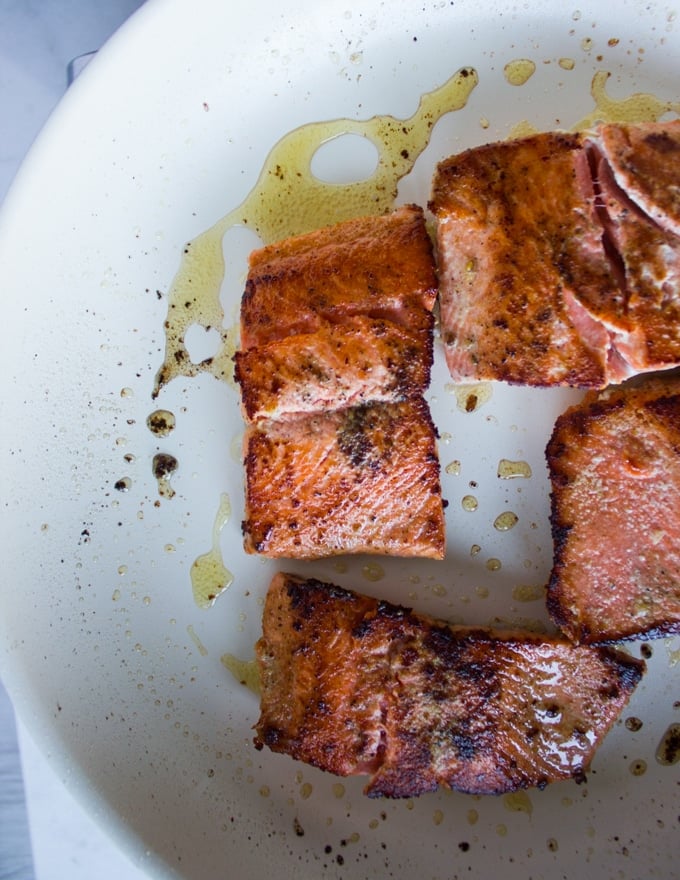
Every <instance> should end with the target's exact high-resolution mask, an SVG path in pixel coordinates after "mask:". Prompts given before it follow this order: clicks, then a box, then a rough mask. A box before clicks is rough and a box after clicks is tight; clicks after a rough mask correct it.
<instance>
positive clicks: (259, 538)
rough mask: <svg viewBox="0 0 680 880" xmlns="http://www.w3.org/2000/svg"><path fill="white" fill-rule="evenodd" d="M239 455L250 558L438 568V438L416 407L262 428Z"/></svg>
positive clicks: (367, 409)
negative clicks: (339, 558)
mask: <svg viewBox="0 0 680 880" xmlns="http://www.w3.org/2000/svg"><path fill="white" fill-rule="evenodd" d="M244 452H245V470H246V510H245V519H244V521H243V534H244V543H245V549H246V551H247V552H248V553H261V554H263V555H265V556H271V557H295V558H301V559H310V558H318V557H322V556H333V555H336V554H339V553H382V554H388V555H391V556H424V557H431V558H435V559H441V558H443V556H444V541H445V525H444V503H443V501H442V497H441V486H440V477H439V461H438V458H437V450H436V435H435V429H434V426H433V424H432V419H431V417H430V413H429V410H428V408H427V405H426V403H425V401H424V400H423V399H422V398H421V397H416V398H412V399H407V400H404V401H399V402H396V403H371V404H367V405H364V406H355V407H349V408H346V409H337V410H329V411H327V412H319V413H313V414H311V415H304V416H299V417H297V418H288V419H286V420H261V421H259V422H256V423H255V424H253V425H251V426H250V427H249V428H248V429H247V431H246V435H245V440H244Z"/></svg>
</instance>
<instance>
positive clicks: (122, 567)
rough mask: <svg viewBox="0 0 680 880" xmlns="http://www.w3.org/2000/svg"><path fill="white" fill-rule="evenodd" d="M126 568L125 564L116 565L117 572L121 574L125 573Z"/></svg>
mask: <svg viewBox="0 0 680 880" xmlns="http://www.w3.org/2000/svg"><path fill="white" fill-rule="evenodd" d="M127 570H128V567H127V565H119V566H118V574H119V575H121V576H122V575H125V574H127Z"/></svg>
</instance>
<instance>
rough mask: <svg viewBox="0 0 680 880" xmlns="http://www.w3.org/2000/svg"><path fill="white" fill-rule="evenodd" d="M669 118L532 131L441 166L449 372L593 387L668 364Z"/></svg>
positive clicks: (673, 350)
mask: <svg viewBox="0 0 680 880" xmlns="http://www.w3.org/2000/svg"><path fill="white" fill-rule="evenodd" d="M679 156H680V120H674V121H672V122H661V123H644V124H640V125H637V126H632V125H631V126H625V125H614V124H610V125H605V126H601V127H600V128H599V129H598V130H597V131H595V132H593V133H591V134H566V133H555V132H553V133H545V134H539V135H534V136H532V137H528V138H523V139H518V140H513V141H506V142H503V143H498V144H489V145H487V146H483V147H479V148H476V149H472V150H468V151H466V152H465V153H462V154H460V155H459V156H453V157H451V158H449V159H447V160H445V161H444V162H442V163H441V164H440V165H439V167H438V169H437V171H436V173H435V177H434V180H433V190H432V199H431V202H430V207H431V209H432V210H433V211H434V213H435V215H436V218H437V249H438V260H439V268H440V279H441V293H440V297H441V310H442V311H441V314H442V336H443V339H444V344H445V351H446V357H447V363H448V366H449V369H450V371H451V374H452V376H453V377H454V379H457V380H461V381H466V380H470V379H500V380H505V381H508V382H515V383H521V384H529V385H575V386H582V387H594V388H601V387H604V386H606V385H607V384H609V383H612V382H620V381H622V380H624V379H626V378H628V377H630V376H632V375H634V374H637V373H640V372H648V371H651V370H657V369H665V368H668V367H672V366H675V365H677V364H678V363H680V320H679V319H680V238H679V237H678V229H679V228H680V218H679V210H678V203H679V202H680V196H678V193H679V192H680V162H679V161H678V157H679Z"/></svg>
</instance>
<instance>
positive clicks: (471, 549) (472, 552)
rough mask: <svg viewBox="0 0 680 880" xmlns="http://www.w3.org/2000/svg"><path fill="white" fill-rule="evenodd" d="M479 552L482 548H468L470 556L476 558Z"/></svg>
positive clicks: (475, 546)
mask: <svg viewBox="0 0 680 880" xmlns="http://www.w3.org/2000/svg"><path fill="white" fill-rule="evenodd" d="M481 552H482V548H481V547H480V546H479V544H473V545H472V547H470V556H477V554H479V553H481Z"/></svg>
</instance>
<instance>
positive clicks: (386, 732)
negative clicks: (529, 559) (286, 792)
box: [255, 573, 644, 798]
mask: <svg viewBox="0 0 680 880" xmlns="http://www.w3.org/2000/svg"><path fill="white" fill-rule="evenodd" d="M256 651H257V658H258V663H259V668H260V677H261V687H262V700H261V714H260V718H259V720H258V723H257V725H256V733H257V735H256V739H255V743H256V745H257V747H258V748H262V747H263V746H267V747H269V748H270V749H271V750H273V751H275V752H283V753H285V754H288V755H290V756H291V757H293V758H296V759H298V760H301V761H305V762H307V763H309V764H312V765H314V766H316V767H320V768H321V769H323V770H327V771H329V772H331V773H334V774H336V775H339V776H348V775H353V774H368V776H369V777H370V779H369V782H368V785H367V787H366V789H365V790H366V793H367V794H368V795H370V796H372V797H378V796H385V797H395V798H397V797H414V796H416V795H420V794H423V793H425V792H428V791H433V790H435V789H436V788H437V787H438V786H444V787H447V788H452V789H457V790H459V791H463V792H468V793H472V794H500V793H502V792H508V791H513V790H516V789H520V788H526V787H530V786H538V787H543V786H545V785H546V784H547V783H549V782H553V781H556V780H560V779H570V778H573V779H576V780H577V781H581V780H583V778H584V774H585V772H586V771H587V769H588V767H589V765H590V762H591V760H592V758H593V755H594V753H595V751H596V749H597V747H598V746H599V744H600V743H601V742H602V740H603V739H604V737H605V735H606V734H607V732H608V730H609V729H610V727H611V726H612V724H613V723H614V722H615V721H616V718H617V717H618V715H619V714H620V712H621V710H622V709H623V707H624V706H625V705H626V704H627V702H628V699H629V697H630V695H631V693H632V691H633V690H634V688H635V686H636V685H637V683H638V681H639V679H640V677H641V675H642V672H643V669H644V666H643V664H642V662H641V661H639V660H636V659H634V658H632V657H630V656H628V655H625V654H621V653H617V652H615V651H613V650H611V649H607V648H592V647H585V646H580V647H579V646H575V645H573V644H571V643H570V642H567V641H566V640H559V639H551V638H541V637H538V636H532V635H524V634H518V633H505V634H502V633H496V632H493V631H490V630H486V629H479V628H477V629H470V628H463V627H452V626H447V625H446V624H444V623H441V622H438V621H434V620H432V619H429V618H426V617H424V616H420V615H417V614H414V613H413V612H412V611H410V610H409V609H406V608H402V607H400V606H396V605H392V604H390V603H388V602H384V601H378V600H376V599H373V598H369V597H368V596H362V595H359V594H356V593H353V592H349V591H347V590H343V589H340V588H338V587H335V586H333V585H329V584H324V583H321V582H319V581H315V580H304V579H302V578H299V577H295V576H294V575H288V574H281V573H280V574H277V575H276V576H275V577H274V579H273V581H272V583H271V586H270V588H269V592H268V595H267V599H266V603H265V608H264V616H263V635H262V638H261V639H260V640H259V641H258V643H257V646H256Z"/></svg>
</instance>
